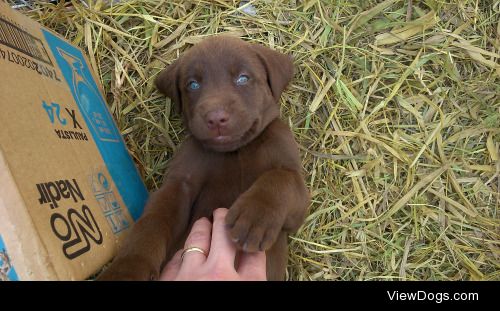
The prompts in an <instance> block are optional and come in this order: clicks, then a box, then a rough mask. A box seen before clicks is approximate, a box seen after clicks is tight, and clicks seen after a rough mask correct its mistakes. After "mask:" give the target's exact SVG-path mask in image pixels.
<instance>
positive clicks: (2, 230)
mask: <svg viewBox="0 0 500 311" xmlns="http://www.w3.org/2000/svg"><path fill="white" fill-rule="evenodd" d="M0 185H1V187H0V234H1V235H2V238H3V240H4V242H5V245H6V248H7V252H8V254H9V257H10V258H11V260H12V265H13V267H14V269H15V270H16V272H17V274H18V276H19V279H20V280H33V281H34V280H58V279H59V277H58V275H57V273H56V270H55V269H54V267H53V265H52V263H51V262H50V260H49V255H48V253H47V249H46V248H45V245H44V244H43V242H42V240H41V239H40V237H39V235H38V232H37V231H36V226H35V225H34V223H33V221H32V219H31V215H30V214H29V212H28V209H27V208H26V205H25V202H24V199H23V197H22V196H21V193H20V192H19V190H18V188H17V185H16V182H15V179H14V176H12V173H11V172H10V169H9V164H8V163H7V161H6V159H5V157H4V156H3V151H2V149H1V148H0ZM40 266H43V267H45V269H37V267H40ZM27 267H30V269H28V268H27Z"/></svg>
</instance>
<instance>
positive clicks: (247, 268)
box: [160, 208, 266, 281]
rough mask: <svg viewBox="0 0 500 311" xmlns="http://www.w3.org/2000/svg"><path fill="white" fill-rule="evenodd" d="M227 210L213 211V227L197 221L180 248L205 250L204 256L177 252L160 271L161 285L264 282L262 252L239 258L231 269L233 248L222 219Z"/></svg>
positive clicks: (234, 246)
mask: <svg viewBox="0 0 500 311" xmlns="http://www.w3.org/2000/svg"><path fill="white" fill-rule="evenodd" d="M227 212H228V210H227V209H225V208H219V209H216V210H215V211H214V224H213V227H212V224H211V223H210V221H209V220H208V219H207V218H201V219H199V220H197V221H196V222H195V223H194V225H193V228H192V229H191V233H190V234H189V236H188V238H187V239H186V243H185V246H184V248H185V249H187V248H191V247H197V248H200V249H202V250H208V251H207V252H206V253H207V255H205V254H203V253H201V252H198V251H192V252H188V253H185V254H184V258H183V259H182V258H181V257H182V252H183V250H179V251H178V252H177V253H176V254H175V255H174V257H173V258H172V260H170V262H168V263H167V265H166V266H165V268H164V269H163V271H162V273H161V275H160V280H163V281H202V280H204V281H265V280H266V254H265V252H255V253H247V252H241V253H240V254H239V255H240V257H239V266H238V267H236V268H235V258H236V253H237V250H236V245H235V244H234V243H233V242H232V241H231V240H230V239H229V234H228V229H227V228H226V224H225V217H226V214H227Z"/></svg>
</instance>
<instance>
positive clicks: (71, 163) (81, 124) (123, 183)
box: [0, 2, 147, 280]
mask: <svg viewBox="0 0 500 311" xmlns="http://www.w3.org/2000/svg"><path fill="white" fill-rule="evenodd" d="M97 81H98V79H96V77H95V76H94V75H93V72H92V70H91V69H90V67H89V62H88V61H87V60H86V58H85V57H84V55H83V53H82V51H81V50H79V49H78V48H76V47H74V46H72V45H70V44H69V43H67V42H66V41H64V40H63V39H61V37H59V36H58V35H56V34H54V33H53V32H51V31H50V30H47V29H45V28H43V27H42V26H41V25H40V24H38V23H36V22H35V21H33V20H31V19H29V18H28V17H25V16H23V15H22V14H21V13H19V12H16V11H14V10H12V9H11V8H10V7H9V6H8V5H6V4H5V3H3V2H0V279H14V280H16V279H19V280H83V279H85V278H87V277H89V276H90V275H92V274H93V273H95V272H97V271H99V269H100V268H101V267H102V266H103V265H104V264H105V263H106V262H108V261H109V260H110V259H111V258H112V256H113V255H114V254H115V252H116V250H117V248H118V247H119V244H120V241H122V239H123V238H124V236H125V235H126V234H127V233H128V231H129V230H130V228H131V226H132V224H133V222H134V221H135V220H136V219H137V218H138V217H139V216H140V215H141V213H142V209H143V206H144V204H145V202H146V199H147V191H146V188H145V187H144V184H143V182H142V180H141V178H140V176H139V174H138V172H137V169H136V167H135V166H134V163H133V161H132V159H131V157H130V155H129V153H128V151H127V149H126V147H125V144H124V142H123V139H122V137H121V135H120V132H119V131H118V129H117V127H116V125H115V123H114V121H113V118H112V116H111V114H110V113H109V111H108V109H107V106H106V103H105V101H104V99H103V96H102V90H101V88H100V86H98V85H99V84H98V82H97Z"/></svg>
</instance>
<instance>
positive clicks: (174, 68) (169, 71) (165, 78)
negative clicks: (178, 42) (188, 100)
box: [155, 60, 182, 113]
mask: <svg viewBox="0 0 500 311" xmlns="http://www.w3.org/2000/svg"><path fill="white" fill-rule="evenodd" d="M155 85H156V88H157V89H158V90H159V91H160V92H161V93H163V94H165V95H166V96H167V97H169V98H170V99H171V100H172V103H173V104H174V109H175V111H176V112H177V113H181V107H182V103H181V92H180V89H179V60H176V61H175V62H173V63H172V64H171V65H170V66H168V67H167V68H165V69H163V70H162V71H161V72H160V73H159V74H158V75H157V76H156V79H155Z"/></svg>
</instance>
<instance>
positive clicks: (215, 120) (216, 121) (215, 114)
mask: <svg viewBox="0 0 500 311" xmlns="http://www.w3.org/2000/svg"><path fill="white" fill-rule="evenodd" d="M205 121H206V122H207V126H208V128H209V129H211V130H213V129H216V128H221V127H224V126H225V125H227V122H228V121H229V114H228V113H227V112H226V111H225V110H224V109H217V110H212V111H210V112H209V113H207V114H206V116H205Z"/></svg>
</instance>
